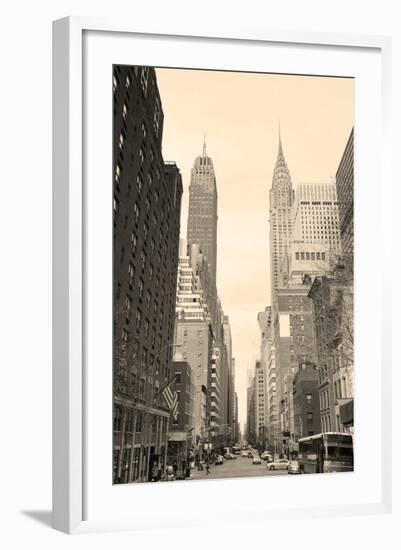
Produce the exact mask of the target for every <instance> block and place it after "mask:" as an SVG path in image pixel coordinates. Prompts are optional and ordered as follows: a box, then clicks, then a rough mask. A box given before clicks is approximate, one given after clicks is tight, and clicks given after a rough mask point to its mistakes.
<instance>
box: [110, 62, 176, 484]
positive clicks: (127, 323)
mask: <svg viewBox="0 0 401 550" xmlns="http://www.w3.org/2000/svg"><path fill="white" fill-rule="evenodd" d="M113 115H114V117H113V138H114V145H113V147H114V149H113V162H114V174H113V375H114V380H113V393H114V422H113V428H114V432H113V459H114V460H113V465H114V482H115V483H129V482H132V481H148V480H149V479H150V477H151V473H152V470H153V467H154V465H155V464H157V467H158V468H161V469H163V468H164V466H165V457H166V452H167V435H168V426H169V420H170V411H169V409H168V408H167V406H166V403H165V402H164V398H163V395H162V391H161V390H162V388H163V386H164V385H165V384H166V383H168V381H169V378H170V376H171V357H172V347H173V340H174V321H175V300H176V278H177V263H178V241H179V230H180V210H181V196H182V181H181V175H180V171H179V169H178V168H177V166H176V165H175V163H172V162H170V163H166V162H165V161H164V160H163V156H162V153H161V142H162V132H163V110H162V103H161V98H160V94H159V91H158V87H157V81H156V74H155V71H154V70H153V69H152V68H149V67H128V66H114V69H113Z"/></svg>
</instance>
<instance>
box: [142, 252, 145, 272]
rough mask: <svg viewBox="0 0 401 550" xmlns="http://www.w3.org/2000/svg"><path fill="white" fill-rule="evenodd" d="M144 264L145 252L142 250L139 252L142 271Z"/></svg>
mask: <svg viewBox="0 0 401 550" xmlns="http://www.w3.org/2000/svg"><path fill="white" fill-rule="evenodd" d="M145 264H146V254H145V252H144V251H143V250H142V252H141V267H142V271H143V270H144V269H145Z"/></svg>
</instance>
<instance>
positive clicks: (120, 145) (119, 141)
mask: <svg viewBox="0 0 401 550" xmlns="http://www.w3.org/2000/svg"><path fill="white" fill-rule="evenodd" d="M118 146H119V148H120V151H122V149H123V147H124V134H123V132H121V134H120V138H119V140H118Z"/></svg>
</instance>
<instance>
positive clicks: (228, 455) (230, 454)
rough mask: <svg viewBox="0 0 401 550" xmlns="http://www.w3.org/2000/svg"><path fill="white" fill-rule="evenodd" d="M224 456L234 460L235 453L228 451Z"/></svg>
mask: <svg viewBox="0 0 401 550" xmlns="http://www.w3.org/2000/svg"><path fill="white" fill-rule="evenodd" d="M224 458H225V459H226V460H232V459H233V458H234V455H233V454H232V453H226V454H225V455H224Z"/></svg>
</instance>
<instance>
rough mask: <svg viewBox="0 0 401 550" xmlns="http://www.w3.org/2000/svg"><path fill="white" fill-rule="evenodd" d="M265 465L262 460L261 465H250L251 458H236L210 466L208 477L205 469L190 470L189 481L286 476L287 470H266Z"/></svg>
mask: <svg viewBox="0 0 401 550" xmlns="http://www.w3.org/2000/svg"><path fill="white" fill-rule="evenodd" d="M266 464H267V463H266V462H265V461H264V460H262V464H252V459H251V458H245V457H242V456H238V457H237V458H236V459H235V460H224V462H223V464H221V465H220V466H215V465H214V464H213V465H212V466H210V475H207V474H206V469H205V468H204V469H203V471H201V472H199V471H198V470H197V468H196V467H195V468H194V469H193V470H191V479H224V478H236V477H258V476H280V475H285V476H286V475H288V473H287V470H275V471H271V470H268V469H267V468H266Z"/></svg>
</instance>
